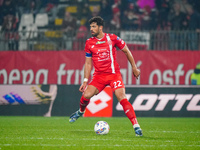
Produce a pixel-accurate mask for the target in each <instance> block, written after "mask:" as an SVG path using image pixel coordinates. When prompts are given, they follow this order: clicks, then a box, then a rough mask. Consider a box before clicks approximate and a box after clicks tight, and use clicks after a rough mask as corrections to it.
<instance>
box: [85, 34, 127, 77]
mask: <svg viewBox="0 0 200 150" xmlns="http://www.w3.org/2000/svg"><path fill="white" fill-rule="evenodd" d="M125 45H126V43H125V42H124V41H123V40H122V39H121V38H119V37H118V36H116V35H115V34H108V33H105V34H104V37H103V38H101V39H97V38H96V37H91V38H89V39H88V40H87V41H86V43H85V52H86V57H92V60H93V65H94V68H95V72H94V74H100V73H120V68H119V65H118V63H117V61H116V46H117V47H118V48H119V49H123V48H124V47H125Z"/></svg>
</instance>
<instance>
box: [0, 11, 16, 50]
mask: <svg viewBox="0 0 200 150" xmlns="http://www.w3.org/2000/svg"><path fill="white" fill-rule="evenodd" d="M17 30H18V20H17V19H16V17H15V16H13V15H11V14H8V15H6V16H5V17H4V22H3V25H2V31H3V32H4V34H5V40H6V41H8V49H9V50H18V40H19V35H18V32H16V31H17Z"/></svg>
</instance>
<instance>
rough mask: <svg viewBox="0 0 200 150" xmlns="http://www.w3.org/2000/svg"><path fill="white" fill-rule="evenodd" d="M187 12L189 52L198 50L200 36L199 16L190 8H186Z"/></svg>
mask: <svg viewBox="0 0 200 150" xmlns="http://www.w3.org/2000/svg"><path fill="white" fill-rule="evenodd" d="M186 9H187V12H188V16H187V19H188V29H189V30H190V32H189V33H188V40H189V42H188V46H189V47H188V48H189V49H190V50H198V34H200V14H199V13H198V12H196V11H194V10H193V8H192V7H191V6H187V8H186Z"/></svg>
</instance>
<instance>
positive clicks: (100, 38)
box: [94, 33, 106, 41]
mask: <svg viewBox="0 0 200 150" xmlns="http://www.w3.org/2000/svg"><path fill="white" fill-rule="evenodd" d="M105 36H106V33H104V36H103V37H102V38H100V39H98V38H96V37H94V38H95V39H97V40H99V41H100V40H102V39H103V38H104V37H105Z"/></svg>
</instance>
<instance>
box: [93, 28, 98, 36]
mask: <svg viewBox="0 0 200 150" xmlns="http://www.w3.org/2000/svg"><path fill="white" fill-rule="evenodd" d="M98 35H99V28H98V31H97V32H96V33H94V34H92V36H93V37H97V36H98Z"/></svg>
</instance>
